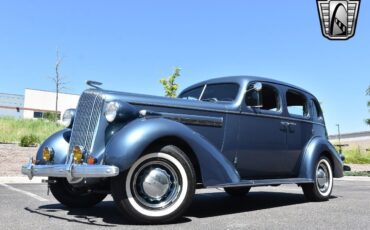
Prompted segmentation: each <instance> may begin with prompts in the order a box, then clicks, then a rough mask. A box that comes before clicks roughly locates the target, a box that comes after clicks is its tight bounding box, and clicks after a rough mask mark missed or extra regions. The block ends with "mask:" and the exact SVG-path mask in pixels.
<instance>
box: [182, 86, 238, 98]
mask: <svg viewBox="0 0 370 230" xmlns="http://www.w3.org/2000/svg"><path fill="white" fill-rule="evenodd" d="M238 91H239V85H238V84H234V83H224V84H208V85H205V86H200V87H197V88H194V89H191V90H188V91H186V92H183V93H181V95H180V96H179V98H183V99H189V100H192V99H193V100H194V99H195V100H202V101H211V102H217V101H223V102H225V101H226V102H227V101H234V100H235V99H236V97H237V95H238Z"/></svg>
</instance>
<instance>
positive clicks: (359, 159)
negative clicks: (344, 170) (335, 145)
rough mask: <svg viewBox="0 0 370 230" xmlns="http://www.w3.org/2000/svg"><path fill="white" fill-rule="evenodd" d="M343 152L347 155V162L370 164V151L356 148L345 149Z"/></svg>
mask: <svg viewBox="0 0 370 230" xmlns="http://www.w3.org/2000/svg"><path fill="white" fill-rule="evenodd" d="M343 154H344V156H345V157H346V159H345V161H344V163H347V164H370V152H366V151H361V150H360V149H359V148H356V149H344V150H343Z"/></svg>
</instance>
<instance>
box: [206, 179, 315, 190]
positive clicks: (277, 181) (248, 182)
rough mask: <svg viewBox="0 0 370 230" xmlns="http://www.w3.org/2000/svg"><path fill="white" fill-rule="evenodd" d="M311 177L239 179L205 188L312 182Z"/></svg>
mask: <svg viewBox="0 0 370 230" xmlns="http://www.w3.org/2000/svg"><path fill="white" fill-rule="evenodd" d="M313 182H314V181H313V180H312V179H308V178H283V179H262V180H241V181H240V182H239V183H230V184H221V185H215V186H208V187H207V188H220V187H221V188H227V187H240V186H250V187H257V186H266V185H278V184H307V183H313Z"/></svg>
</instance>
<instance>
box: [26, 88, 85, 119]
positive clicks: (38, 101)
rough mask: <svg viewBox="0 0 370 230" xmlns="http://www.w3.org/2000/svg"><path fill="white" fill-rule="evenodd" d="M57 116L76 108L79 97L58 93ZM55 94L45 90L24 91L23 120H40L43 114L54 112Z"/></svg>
mask: <svg viewBox="0 0 370 230" xmlns="http://www.w3.org/2000/svg"><path fill="white" fill-rule="evenodd" d="M58 95H59V99H58V114H63V113H64V111H66V110H67V109H70V108H76V107H77V103H78V100H79V98H80V95H77V94H67V93H59V94H58ZM55 101H56V93H55V92H51V91H45V90H36V89H25V93H24V107H23V108H22V110H23V118H42V117H43V114H44V113H45V112H55Z"/></svg>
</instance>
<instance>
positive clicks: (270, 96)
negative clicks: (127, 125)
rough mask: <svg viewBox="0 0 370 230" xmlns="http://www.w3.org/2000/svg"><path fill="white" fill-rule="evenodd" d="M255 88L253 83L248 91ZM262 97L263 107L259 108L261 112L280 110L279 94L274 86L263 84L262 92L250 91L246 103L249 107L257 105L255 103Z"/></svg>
mask: <svg viewBox="0 0 370 230" xmlns="http://www.w3.org/2000/svg"><path fill="white" fill-rule="evenodd" d="M251 87H253V83H252V84H250V85H249V86H248V90H249V89H250V88H251ZM258 97H260V98H259V99H260V102H261V105H260V106H258V107H259V108H260V109H261V110H267V111H274V112H277V111H279V110H280V100H279V93H278V90H277V89H276V88H274V87H273V86H270V85H267V84H262V90H261V91H260V92H257V91H255V90H250V91H249V92H248V93H247V95H246V97H245V103H246V105H247V106H253V105H255V104H256V103H255V101H256V100H258Z"/></svg>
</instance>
